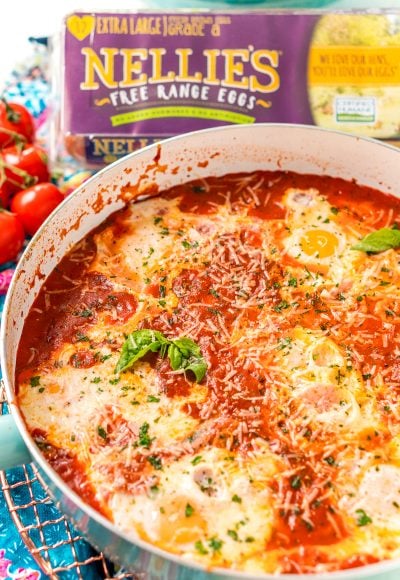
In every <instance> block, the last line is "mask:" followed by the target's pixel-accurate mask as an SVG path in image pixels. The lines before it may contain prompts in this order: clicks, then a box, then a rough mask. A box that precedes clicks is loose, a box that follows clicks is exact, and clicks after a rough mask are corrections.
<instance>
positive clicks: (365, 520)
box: [356, 509, 372, 527]
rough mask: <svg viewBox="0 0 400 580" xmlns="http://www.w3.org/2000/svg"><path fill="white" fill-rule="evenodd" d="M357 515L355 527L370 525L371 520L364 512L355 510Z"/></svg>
mask: <svg viewBox="0 0 400 580" xmlns="http://www.w3.org/2000/svg"><path fill="white" fill-rule="evenodd" d="M356 514H357V526H359V527H362V526H367V525H368V524H372V520H371V518H370V517H369V516H368V515H367V514H366V513H365V511H364V510H362V509H358V510H356Z"/></svg>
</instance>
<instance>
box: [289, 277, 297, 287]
mask: <svg viewBox="0 0 400 580" xmlns="http://www.w3.org/2000/svg"><path fill="white" fill-rule="evenodd" d="M288 286H293V288H297V278H290V279H289V281H288Z"/></svg>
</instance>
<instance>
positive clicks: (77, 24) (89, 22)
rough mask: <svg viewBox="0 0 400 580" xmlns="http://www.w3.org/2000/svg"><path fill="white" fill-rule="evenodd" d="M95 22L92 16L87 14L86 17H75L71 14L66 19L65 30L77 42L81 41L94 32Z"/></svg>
mask: <svg viewBox="0 0 400 580" xmlns="http://www.w3.org/2000/svg"><path fill="white" fill-rule="evenodd" d="M95 24H96V20H95V17H94V16H90V15H89V14H88V15H86V16H77V15H76V14H73V15H72V16H68V18H67V28H68V30H69V31H70V33H71V34H72V36H75V38H77V39H78V40H83V39H84V38H86V37H87V36H89V34H91V33H92V32H93V30H94V27H95Z"/></svg>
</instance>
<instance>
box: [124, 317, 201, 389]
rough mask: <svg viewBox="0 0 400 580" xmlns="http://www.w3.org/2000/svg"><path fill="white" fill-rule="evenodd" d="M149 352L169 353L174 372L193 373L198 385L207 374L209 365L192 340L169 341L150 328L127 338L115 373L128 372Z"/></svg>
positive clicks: (183, 338) (163, 354)
mask: <svg viewBox="0 0 400 580" xmlns="http://www.w3.org/2000/svg"><path fill="white" fill-rule="evenodd" d="M148 352H160V355H161V356H162V357H164V356H165V355H166V354H167V353H168V358H169V361H170V365H171V368H172V370H174V371H179V370H181V371H183V372H187V371H192V373H193V374H194V375H195V377H196V381H197V382H198V383H199V382H200V381H201V380H202V379H203V378H204V376H205V374H206V372H207V363H206V361H205V360H204V358H203V356H202V354H201V350H200V347H199V345H198V344H196V343H195V342H194V341H193V340H192V339H190V338H186V337H182V338H177V339H175V340H169V339H168V338H166V337H165V336H164V335H163V334H162V333H161V332H158V331H157V330H150V329H148V328H145V329H143V330H136V331H135V332H132V333H131V334H130V335H129V336H128V337H127V339H126V341H125V342H124V344H123V345H122V350H121V355H120V358H119V360H118V363H117V366H116V367H115V370H114V372H115V373H122V372H124V371H126V370H127V369H128V368H130V367H131V366H132V365H133V364H134V363H135V362H136V361H137V360H139V359H140V358H142V357H144V356H145V355H146V354H147V353H148Z"/></svg>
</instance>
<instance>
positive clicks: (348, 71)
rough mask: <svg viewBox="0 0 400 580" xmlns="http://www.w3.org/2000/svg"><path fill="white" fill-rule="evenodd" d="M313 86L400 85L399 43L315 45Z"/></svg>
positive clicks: (311, 66) (311, 63)
mask: <svg viewBox="0 0 400 580" xmlns="http://www.w3.org/2000/svg"><path fill="white" fill-rule="evenodd" d="M308 81H309V83H310V84H311V85H349V84H351V85H362V86H378V85H379V86H395V85H400V46H390V47H386V46H385V47H367V46H325V47H321V46H313V47H311V48H310V55H309V67H308Z"/></svg>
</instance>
